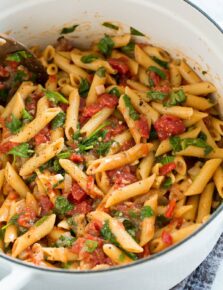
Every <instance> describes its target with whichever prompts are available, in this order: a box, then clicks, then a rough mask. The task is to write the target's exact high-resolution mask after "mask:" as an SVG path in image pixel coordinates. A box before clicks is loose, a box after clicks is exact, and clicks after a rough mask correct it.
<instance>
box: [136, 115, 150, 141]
mask: <svg viewBox="0 0 223 290" xmlns="http://www.w3.org/2000/svg"><path fill="white" fill-rule="evenodd" d="M135 124H136V128H137V129H138V130H139V133H140V135H141V136H142V138H146V139H148V138H149V125H148V121H147V119H146V117H145V116H144V115H141V117H140V119H139V120H137V121H135Z"/></svg>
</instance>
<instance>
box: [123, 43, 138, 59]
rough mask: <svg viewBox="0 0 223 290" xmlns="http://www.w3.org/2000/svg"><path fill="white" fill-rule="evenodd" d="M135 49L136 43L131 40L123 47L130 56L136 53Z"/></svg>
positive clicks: (124, 51)
mask: <svg viewBox="0 0 223 290" xmlns="http://www.w3.org/2000/svg"><path fill="white" fill-rule="evenodd" d="M134 49H135V43H134V42H129V43H128V44H127V45H125V46H123V47H121V51H122V52H123V53H125V54H127V55H129V56H132V55H133V54H134Z"/></svg>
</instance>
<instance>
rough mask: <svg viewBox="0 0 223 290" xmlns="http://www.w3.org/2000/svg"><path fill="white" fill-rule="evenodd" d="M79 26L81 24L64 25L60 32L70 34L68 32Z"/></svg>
mask: <svg viewBox="0 0 223 290" xmlns="http://www.w3.org/2000/svg"><path fill="white" fill-rule="evenodd" d="M78 26H79V24H75V25H72V26H70V27H64V28H63V29H62V30H61V32H60V34H68V33H71V32H74V31H75V29H76V28H77V27H78Z"/></svg>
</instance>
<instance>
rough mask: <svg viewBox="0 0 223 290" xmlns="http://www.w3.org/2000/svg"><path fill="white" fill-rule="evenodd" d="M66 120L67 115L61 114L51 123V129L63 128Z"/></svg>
mask: <svg viewBox="0 0 223 290" xmlns="http://www.w3.org/2000/svg"><path fill="white" fill-rule="evenodd" d="M65 120H66V114H65V113H64V112H60V113H59V114H57V115H56V117H55V118H54V119H53V120H52V121H51V128H52V129H53V130H54V129H56V128H59V127H63V125H64V123H65Z"/></svg>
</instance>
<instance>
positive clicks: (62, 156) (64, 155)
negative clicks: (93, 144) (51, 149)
mask: <svg viewBox="0 0 223 290" xmlns="http://www.w3.org/2000/svg"><path fill="white" fill-rule="evenodd" d="M70 155H71V151H64V152H60V153H59V154H57V158H58V159H67V158H69V157H70Z"/></svg>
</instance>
